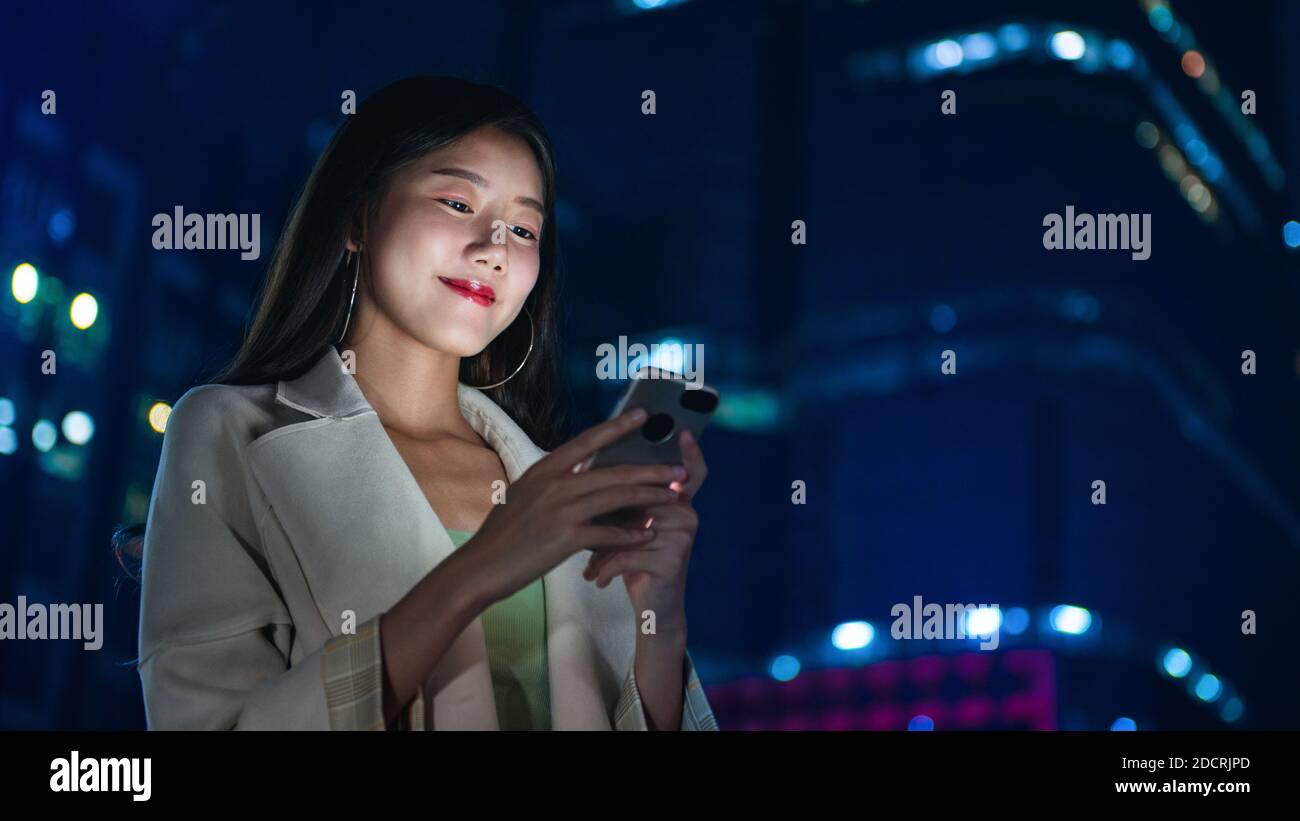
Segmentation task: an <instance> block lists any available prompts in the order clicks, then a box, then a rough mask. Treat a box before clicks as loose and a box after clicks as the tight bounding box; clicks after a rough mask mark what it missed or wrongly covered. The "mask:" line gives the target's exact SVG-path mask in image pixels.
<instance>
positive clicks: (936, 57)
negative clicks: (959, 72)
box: [925, 40, 962, 70]
mask: <svg viewBox="0 0 1300 821" xmlns="http://www.w3.org/2000/svg"><path fill="white" fill-rule="evenodd" d="M961 59H962V51H961V46H960V45H958V44H957V41H956V40H940V41H939V42H937V43H932V44H930V45H929V46H927V47H926V49H925V64H926V65H927V66H929V67H930V68H933V69H939V70H942V69H946V68H954V67H956V66H959V65H961Z"/></svg>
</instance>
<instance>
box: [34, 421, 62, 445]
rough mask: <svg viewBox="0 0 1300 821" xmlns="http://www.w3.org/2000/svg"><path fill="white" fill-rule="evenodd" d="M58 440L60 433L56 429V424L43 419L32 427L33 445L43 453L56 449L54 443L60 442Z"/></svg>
mask: <svg viewBox="0 0 1300 821" xmlns="http://www.w3.org/2000/svg"><path fill="white" fill-rule="evenodd" d="M58 438H59V431H58V429H57V428H55V427H54V423H53V422H51V421H50V420H48V419H42V420H41V421H39V422H37V423H36V424H35V425H32V444H33V445H35V446H36V449H37V450H39V451H40V452H41V453H45V452H46V451H48V450H49V449H50V448H52V447H54V443H55V442H56V441H58Z"/></svg>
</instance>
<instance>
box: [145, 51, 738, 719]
mask: <svg viewBox="0 0 1300 821" xmlns="http://www.w3.org/2000/svg"><path fill="white" fill-rule="evenodd" d="M554 202H555V166H554V160H553V152H552V148H551V144H550V141H549V139H548V137H547V136H546V133H545V131H544V130H543V128H542V126H541V124H540V123H539V122H538V121H537V119H536V117H535V116H534V115H533V114H532V113H531V112H530V111H529V110H528V109H527V108H526V107H525V106H524V105H522V104H521V103H520V102H519V101H518V100H516V99H514V98H513V97H511V96H509V95H508V94H505V93H504V92H502V91H500V90H498V89H495V88H492V87H488V86H483V85H478V84H475V83H471V82H468V81H464V80H459V79H454V78H443V77H419V78H411V79H408V80H403V81H401V82H398V83H394V84H393V85H390V86H388V87H386V88H384V89H382V90H381V91H379V92H378V93H376V94H375V95H374V96H373V97H371V98H370V99H369V100H367V101H366V102H365V103H364V104H363V105H362V106H361V107H360V109H359V111H358V112H357V113H356V114H355V115H353V116H352V117H350V118H349V119H348V121H347V122H346V123H345V124H344V125H343V126H342V127H341V128H340V129H339V131H338V133H336V134H335V136H334V138H333V139H332V140H331V142H330V144H329V146H327V147H326V149H325V151H324V153H323V154H322V155H321V158H320V160H319V161H318V162H317V164H316V167H315V168H314V169H313V171H312V173H311V176H310V178H309V179H308V181H307V185H306V187H305V189H304V191H303V194H302V196H301V199H300V200H299V202H298V203H297V205H296V206H295V208H294V211H293V214H292V216H291V218H290V221H289V223H288V225H287V226H286V228H285V231H284V234H283V236H282V238H281V240H280V242H279V244H278V246H277V248H276V252H275V255H274V257H273V259H272V262H271V266H270V270H269V272H268V276H267V280H266V283H265V285H264V290H263V293H262V295H261V300H260V304H259V306H258V309H257V313H256V315H255V316H254V319H253V322H252V325H251V326H250V328H249V331H248V334H247V338H246V339H245V341H244V344H243V346H242V347H241V349H240V350H239V352H238V354H237V355H236V357H235V359H234V361H233V362H232V363H231V365H230V366H229V367H228V369H227V370H226V371H225V372H224V373H223V374H222V375H221V376H219V377H218V378H217V379H216V380H215V381H214V384H210V385H202V386H199V387H195V388H193V389H191V390H190V391H188V392H187V393H186V394H185V395H184V396H183V397H181V399H180V401H178V402H177V404H176V406H175V409H174V410H173V412H172V414H171V417H170V419H169V420H168V424H167V431H166V435H165V437H164V441H163V450H162V457H161V460H160V463H159V467H158V475H157V478H156V481H155V485H154V494H153V498H152V501H151V503H150V509H149V518H148V522H147V527H146V532H145V545H144V558H143V580H142V587H141V619H140V660H139V670H140V675H141V678H142V681H143V685H144V697H145V706H146V713H147V717H148V722H149V726H150V727H155V728H157V727H203V728H319V729H326V728H335V729H384V728H386V727H387V728H397V729H435V728H436V729H623V730H626V729H716V726H717V725H716V722H715V721H714V719H713V715H712V712H711V711H710V709H709V705H708V702H707V700H706V699H705V697H704V693H703V690H702V689H701V687H700V682H699V679H698V678H697V676H696V675H695V671H694V668H693V665H692V662H691V658H690V655H689V654H688V653H687V652H686V618H685V612H684V607H683V598H684V591H685V579H686V568H687V564H688V561H689V557H690V551H691V547H692V544H693V542H694V537H695V532H696V526H697V517H696V514H695V512H694V510H693V509H692V507H691V499H692V497H693V496H694V494H695V492H696V491H697V490H698V489H699V487H700V484H701V482H702V481H703V480H704V477H705V472H706V471H705V464H704V460H703V457H702V455H701V453H700V450H699V447H698V445H697V443H695V442H694V441H692V440H690V439H689V438H688V437H683V438H682V441H681V445H682V452H683V461H684V465H678V466H671V467H670V466H640V467H637V466H627V467H611V468H602V469H595V470H591V471H587V472H575V470H574V468H575V466H577V465H578V464H579V463H580V462H582V461H583V460H584V459H586V457H587V456H589V455H590V454H591V453H594V452H595V451H596V450H598V449H599V448H601V447H602V446H604V445H605V444H608V443H610V442H613V441H614V440H616V439H618V438H619V437H620V436H622V435H624V434H626V433H628V432H630V431H631V430H633V429H634V428H635V426H636V425H637V424H638V423H639V421H640V419H639V418H638V417H637V416H636V415H634V414H635V412H633V413H629V414H624V415H622V416H620V417H619V418H617V419H614V420H611V421H609V422H606V423H604V424H601V425H598V426H596V427H594V428H591V429H589V430H587V431H585V432H584V433H582V434H581V435H579V436H577V437H575V438H574V439H572V440H570V441H568V442H566V443H564V444H562V445H560V446H558V447H556V448H555V449H554V450H553V451H550V452H547V451H544V450H542V449H541V448H542V447H550V446H551V445H552V444H553V440H554V433H553V431H554V429H555V426H556V420H555V419H554V418H553V414H552V411H553V408H554V406H555V404H556V399H557V395H556V391H557V379H556V377H555V364H556V312H555V286H556V281H555V278H556V270H555V266H556V250H555V248H556V239H555V229H554V225H553V210H554ZM462 380H464V381H462ZM489 396H491V397H492V398H489ZM613 511H624V516H625V518H624V520H623V521H624V522H626V523H627V526H624V527H613V526H608V527H601V526H595V525H593V524H592V523H591V519H592V518H593V517H594V516H598V515H600V514H602V513H607V512H613ZM647 522H648V523H649V525H650V526H649V527H646V526H645V524H646V523H647Z"/></svg>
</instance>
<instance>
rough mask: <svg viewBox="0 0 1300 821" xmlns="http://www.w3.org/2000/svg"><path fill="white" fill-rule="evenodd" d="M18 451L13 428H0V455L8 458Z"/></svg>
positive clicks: (16, 435) (16, 436)
mask: <svg viewBox="0 0 1300 821" xmlns="http://www.w3.org/2000/svg"><path fill="white" fill-rule="evenodd" d="M16 450H18V434H16V433H14V429H13V428H0V454H3V455H5V456H8V455H9V454H11V453H13V452H14V451H16Z"/></svg>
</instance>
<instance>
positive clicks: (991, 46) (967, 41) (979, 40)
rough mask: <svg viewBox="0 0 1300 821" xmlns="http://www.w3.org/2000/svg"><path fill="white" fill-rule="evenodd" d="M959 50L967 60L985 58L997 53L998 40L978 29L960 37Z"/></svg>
mask: <svg viewBox="0 0 1300 821" xmlns="http://www.w3.org/2000/svg"><path fill="white" fill-rule="evenodd" d="M961 50H962V53H963V54H964V55H966V59H968V60H974V61H977V62H978V61H979V60H987V59H989V58H990V57H992V56H993V55H995V54H997V53H998V41H997V40H994V39H993V35H991V34H987V33H985V32H982V31H979V32H976V33H975V34H968V35H966V36H965V37H963V38H961Z"/></svg>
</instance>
